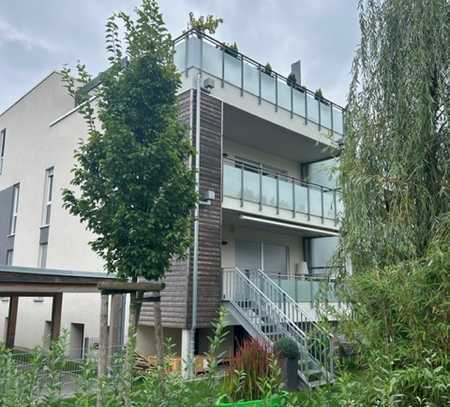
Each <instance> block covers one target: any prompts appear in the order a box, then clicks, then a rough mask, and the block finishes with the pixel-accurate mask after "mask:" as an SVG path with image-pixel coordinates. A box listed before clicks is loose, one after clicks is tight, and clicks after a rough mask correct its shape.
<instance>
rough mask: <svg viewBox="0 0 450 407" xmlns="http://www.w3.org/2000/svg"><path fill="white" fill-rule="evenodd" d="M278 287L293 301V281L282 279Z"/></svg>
mask: <svg viewBox="0 0 450 407" xmlns="http://www.w3.org/2000/svg"><path fill="white" fill-rule="evenodd" d="M279 285H280V287H281V289H282V290H284V291H286V292H287V293H288V295H289V296H290V297H292V298H294V299H295V280H287V279H282V280H280V283H279Z"/></svg>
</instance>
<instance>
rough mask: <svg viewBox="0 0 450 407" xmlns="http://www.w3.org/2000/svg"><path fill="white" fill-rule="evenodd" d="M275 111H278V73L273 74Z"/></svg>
mask: <svg viewBox="0 0 450 407" xmlns="http://www.w3.org/2000/svg"><path fill="white" fill-rule="evenodd" d="M275 111H276V112H278V75H277V74H275Z"/></svg>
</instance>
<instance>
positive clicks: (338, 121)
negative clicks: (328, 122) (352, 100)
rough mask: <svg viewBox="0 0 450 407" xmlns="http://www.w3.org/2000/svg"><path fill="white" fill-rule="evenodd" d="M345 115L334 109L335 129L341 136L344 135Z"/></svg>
mask: <svg viewBox="0 0 450 407" xmlns="http://www.w3.org/2000/svg"><path fill="white" fill-rule="evenodd" d="M343 123H344V122H343V114H342V110H341V109H337V108H336V107H333V128H334V131H335V132H337V133H339V134H344V124H343Z"/></svg>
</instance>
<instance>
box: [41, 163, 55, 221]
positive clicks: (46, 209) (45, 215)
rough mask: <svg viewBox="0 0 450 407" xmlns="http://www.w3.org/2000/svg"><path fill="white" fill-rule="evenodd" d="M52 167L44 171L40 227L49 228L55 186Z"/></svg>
mask: <svg viewBox="0 0 450 407" xmlns="http://www.w3.org/2000/svg"><path fill="white" fill-rule="evenodd" d="M54 173H55V172H54V167H50V168H47V169H46V170H45V184H44V202H43V205H42V221H41V226H42V227H45V226H49V225H50V220H51V210H52V203H53V192H54V186H55V175H54Z"/></svg>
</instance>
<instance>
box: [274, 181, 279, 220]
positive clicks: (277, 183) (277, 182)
mask: <svg viewBox="0 0 450 407" xmlns="http://www.w3.org/2000/svg"><path fill="white" fill-rule="evenodd" d="M275 179H276V185H277V215H278V214H279V213H280V178H279V176H278V175H275Z"/></svg>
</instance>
